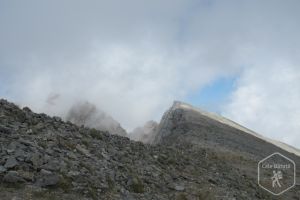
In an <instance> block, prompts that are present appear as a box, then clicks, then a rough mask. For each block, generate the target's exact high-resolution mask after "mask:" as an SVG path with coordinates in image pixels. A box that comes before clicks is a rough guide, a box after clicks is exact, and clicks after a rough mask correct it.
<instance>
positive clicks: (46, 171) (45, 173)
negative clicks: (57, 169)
mask: <svg viewBox="0 0 300 200" xmlns="http://www.w3.org/2000/svg"><path fill="white" fill-rule="evenodd" d="M41 174H42V175H51V174H52V172H51V171H48V170H45V169H42V170H41Z"/></svg>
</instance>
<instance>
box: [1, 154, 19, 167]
mask: <svg viewBox="0 0 300 200" xmlns="http://www.w3.org/2000/svg"><path fill="white" fill-rule="evenodd" d="M18 164H19V163H18V161H17V160H16V159H15V158H14V157H9V158H8V159H7V161H6V163H5V165H4V167H5V168H6V169H10V168H14V167H15V166H17V165H18Z"/></svg>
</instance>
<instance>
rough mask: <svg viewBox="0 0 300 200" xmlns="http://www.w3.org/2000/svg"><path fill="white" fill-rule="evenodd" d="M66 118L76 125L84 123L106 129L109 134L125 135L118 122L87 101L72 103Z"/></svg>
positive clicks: (90, 126) (102, 129) (87, 125)
mask: <svg viewBox="0 0 300 200" xmlns="http://www.w3.org/2000/svg"><path fill="white" fill-rule="evenodd" d="M66 120H67V121H70V122H72V123H74V124H76V125H78V126H83V125H84V126H86V127H89V128H95V129H98V130H101V131H108V132H110V133H111V134H116V135H121V136H126V135H127V133H126V131H125V130H124V129H123V128H122V127H121V125H120V124H119V122H117V121H116V120H114V119H113V118H112V117H111V116H109V115H108V114H107V113H105V112H103V111H102V110H99V109H98V108H97V107H96V106H95V105H93V104H91V103H89V102H79V103H77V104H75V105H73V106H72V107H71V109H70V110H69V111H68V113H67V115H66Z"/></svg>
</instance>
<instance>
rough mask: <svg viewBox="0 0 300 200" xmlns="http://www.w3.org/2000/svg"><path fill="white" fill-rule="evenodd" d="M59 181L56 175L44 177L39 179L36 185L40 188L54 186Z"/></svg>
mask: <svg viewBox="0 0 300 200" xmlns="http://www.w3.org/2000/svg"><path fill="white" fill-rule="evenodd" d="M59 181H60V177H59V176H58V175H57V174H50V175H44V176H43V177H42V178H40V179H39V180H38V182H37V184H38V185H39V186H40V187H47V186H54V185H57V184H58V183H59Z"/></svg>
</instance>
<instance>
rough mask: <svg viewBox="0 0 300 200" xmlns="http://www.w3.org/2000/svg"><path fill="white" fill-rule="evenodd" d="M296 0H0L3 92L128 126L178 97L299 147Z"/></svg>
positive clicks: (41, 108)
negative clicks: (87, 107)
mask: <svg viewBox="0 0 300 200" xmlns="http://www.w3.org/2000/svg"><path fill="white" fill-rule="evenodd" d="M299 10H300V1H298V0H284V1H283V0H269V1H268V0H264V1H261V0H248V1H246V0H228V1H222V0H219V1H218V0H202V1H201V0H151V1H141V0H127V1H121V0H119V1H117V0H109V1H101V0H80V1H79V0H77V1H76V0H51V1H50V0H48V1H46V0H45V1H40V0H35V1H33V0H27V1H21V0H18V1H15V0H10V1H6V0H0V28H1V31H0V96H1V97H2V98H6V99H9V100H11V101H14V102H16V103H18V104H20V105H22V106H23V105H28V106H30V107H31V108H32V109H33V110H34V111H36V112H46V113H48V114H51V115H60V116H64V115H65V113H66V111H67V110H68V109H69V108H70V107H71V106H72V105H73V104H74V103H76V102H78V101H85V100H87V101H89V102H91V103H94V104H96V105H97V106H98V107H99V108H100V109H102V110H104V111H106V112H107V113H109V114H111V115H112V116H113V117H114V118H115V119H116V120H118V121H119V122H120V123H121V124H122V126H123V127H125V128H126V129H127V130H131V129H133V128H134V127H136V126H139V125H142V124H143V123H144V122H146V121H148V120H150V119H156V120H159V119H160V117H161V115H162V113H163V112H164V111H165V110H166V109H167V108H168V107H169V106H170V105H171V104H172V101H173V100H175V99H178V100H184V101H187V102H188V103H192V104H194V105H196V106H201V107H204V108H206V109H208V110H210V111H213V112H218V113H221V114H222V115H224V116H226V117H229V118H230V119H232V120H235V121H237V122H239V123H241V124H242V125H244V126H246V127H248V128H250V129H253V130H255V131H257V132H259V133H260V134H263V135H265V136H267V137H270V138H273V139H277V140H281V141H283V142H286V143H288V144H291V145H294V146H296V147H298V148H300V132H299V130H300V104H299V102H300V56H299V55H300V39H299V35H300V12H299Z"/></svg>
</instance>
